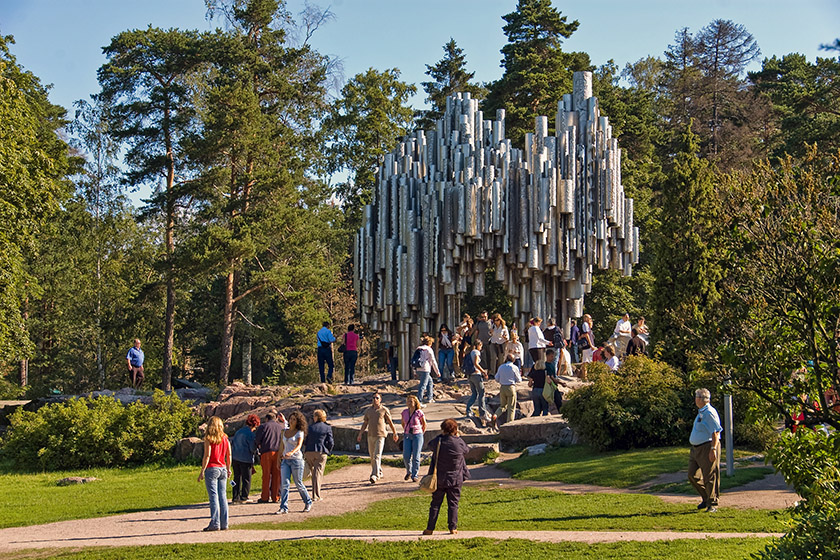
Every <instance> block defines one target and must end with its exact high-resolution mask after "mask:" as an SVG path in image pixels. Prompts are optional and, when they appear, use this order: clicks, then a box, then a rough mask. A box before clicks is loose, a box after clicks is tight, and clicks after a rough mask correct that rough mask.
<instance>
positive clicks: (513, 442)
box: [499, 416, 578, 451]
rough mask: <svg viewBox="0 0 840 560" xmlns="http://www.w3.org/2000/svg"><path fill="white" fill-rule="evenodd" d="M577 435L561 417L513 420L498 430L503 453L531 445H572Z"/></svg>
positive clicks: (575, 441) (535, 417)
mask: <svg viewBox="0 0 840 560" xmlns="http://www.w3.org/2000/svg"><path fill="white" fill-rule="evenodd" d="M577 441H578V439H577V435H576V434H575V432H574V431H573V430H572V428H571V427H569V425H568V423H567V422H566V420H564V419H563V417H562V416H534V417H529V418H523V419H521V420H514V421H513V422H508V423H507V424H503V425H502V426H501V427H500V428H499V444H500V445H501V448H502V450H503V451H518V450H521V449H523V448H525V447H528V446H531V445H537V444H540V443H547V444H549V445H572V444H575V443H577Z"/></svg>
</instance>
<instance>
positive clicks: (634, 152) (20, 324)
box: [0, 0, 840, 410]
mask: <svg viewBox="0 0 840 560" xmlns="http://www.w3.org/2000/svg"><path fill="white" fill-rule="evenodd" d="M206 3H207V10H208V14H209V15H210V16H212V17H213V18H214V21H218V22H219V28H218V29H216V30H215V31H212V32H198V31H192V30H179V29H169V30H164V29H157V28H151V27H150V28H146V29H137V30H127V31H124V32H122V33H120V34H119V35H117V36H115V37H113V39H112V40H111V42H110V44H109V45H107V46H105V47H104V52H105V54H106V56H107V62H106V63H105V64H104V65H103V66H102V67H101V68H100V69H99V83H100V86H101V90H100V91H99V92H98V93H97V94H96V95H94V96H92V98H91V99H89V100H81V101H79V102H77V103H76V104H75V106H74V107H69V108H63V107H59V106H56V105H53V104H51V103H50V102H49V100H48V97H47V93H48V92H47V90H46V88H45V87H44V86H43V85H42V84H41V83H40V81H39V79H38V78H37V77H36V76H34V75H32V74H31V73H30V72H28V71H26V70H25V69H24V68H22V67H21V66H20V65H19V64H18V63H17V62H16V60H15V57H14V41H13V39H12V38H11V37H2V38H0V223H2V224H3V228H2V233H0V374H2V379H3V381H2V383H3V393H5V394H7V395H15V394H19V393H20V392H21V391H22V390H25V391H26V392H28V394H29V395H30V396H35V395H42V394H45V393H48V392H49V391H52V390H58V391H63V392H82V391H88V390H92V389H97V388H112V389H113V388H117V387H122V386H124V385H125V384H126V379H127V377H126V371H125V370H126V365H125V353H126V351H127V349H128V347H129V346H130V344H131V341H132V340H133V339H134V338H135V337H137V338H140V339H141V340H142V341H143V348H144V350H145V351H146V372H147V379H149V381H150V382H151V383H152V384H156V385H161V386H162V387H164V388H169V387H170V386H171V382H172V379H173V378H176V377H190V378H193V379H196V380H199V381H202V382H219V383H226V382H228V381H232V380H234V379H243V380H245V381H246V382H254V383H292V382H303V381H311V380H314V379H315V378H316V374H315V368H314V363H315V356H314V333H315V331H316V330H317V329H318V327H319V326H320V324H321V322H322V321H324V320H331V321H333V323H334V324H336V325H338V326H339V328H338V329H337V330H338V331H339V332H342V331H343V327H344V325H346V324H348V323H351V322H354V311H355V298H354V295H353V293H352V290H351V288H350V286H351V281H350V279H351V274H352V271H351V269H350V258H349V257H350V255H349V250H350V247H351V239H352V235H353V232H354V231H355V230H356V229H357V228H358V226H359V225H360V220H361V212H362V207H363V205H364V204H365V203H367V202H369V201H370V198H371V192H372V187H373V181H374V174H375V170H376V167H377V165H378V164H379V162H380V158H381V157H382V155H383V154H384V153H385V152H386V151H388V150H389V149H390V148H391V147H392V146H393V144H394V142H395V141H396V139H397V138H398V137H400V136H401V135H403V134H405V133H406V132H407V131H409V130H411V129H413V128H414V127H417V126H423V127H430V126H432V124H433V123H434V120H435V119H436V118H438V117H439V116H440V115H441V113H442V110H443V108H444V107H445V99H446V96H447V95H449V94H450V93H453V92H457V91H469V92H470V93H471V94H472V95H473V96H475V97H478V98H480V99H482V107H483V109H484V110H485V112H489V114H493V111H494V110H495V109H497V108H504V109H505V110H506V114H507V120H506V123H507V124H506V128H507V135H508V136H509V137H510V138H512V139H513V141H514V142H515V143H519V144H521V143H522V139H523V137H524V134H525V132H526V131H529V130H532V129H533V122H534V117H535V116H537V115H551V114H553V113H554V111H555V108H556V103H557V100H558V99H560V98H561V97H562V95H563V93H567V92H570V91H571V89H572V83H571V78H572V73H573V72H574V71H577V70H590V71H593V72H594V82H595V84H594V85H595V94H596V95H597V96H598V98H599V100H600V103H601V107H602V111H603V112H604V114H606V115H608V116H609V117H610V120H611V123H612V125H613V130H614V135H615V136H617V137H618V138H619V142H620V145H621V147H622V149H623V157H622V173H623V182H624V185H625V188H626V191H627V193H628V195H629V196H632V197H634V198H635V199H636V220H637V222H638V223H639V225H640V227H641V232H642V239H641V242H642V251H641V262H640V266H639V267H637V269H636V270H635V271H634V275H633V276H632V277H628V278H622V277H620V276H619V275H618V274H617V273H615V272H612V271H599V272H598V273H597V275H596V278H595V281H594V287H593V291H592V293H591V294H589V295H588V296H587V299H586V312H587V313H590V314H592V315H593V316H594V317H596V322H597V324H596V334H597V335H598V336H597V338H598V339H599V340H602V339H605V338H606V337H607V336H609V334H610V333H611V331H612V328H613V325H614V323H615V320H616V319H617V318H618V316H620V315H621V314H623V312H624V311H625V310H626V311H628V312H630V313H631V315H633V316H634V317H636V316H639V315H644V316H646V317H647V319H648V324H649V325H650V326H651V328H652V333H653V346H652V350H653V353H654V354H655V355H656V356H657V357H659V358H661V359H663V360H666V361H668V362H669V363H670V364H672V365H674V366H676V367H678V368H679V369H680V370H681V371H683V372H686V374H688V375H692V374H693V372H702V374H703V375H715V376H717V378H718V379H723V378H724V377H734V378H736V379H737V380H738V381H739V383H741V384H742V385H743V386H744V387H747V388H749V389H751V390H752V391H753V392H756V393H759V394H762V395H763V396H764V397H765V400H766V401H768V402H775V403H776V404H778V406H779V407H780V408H784V406H785V405H784V399H785V396H784V395H785V391H786V390H788V389H785V387H786V386H788V385H790V376H789V372H791V371H794V370H796V369H798V368H800V367H803V366H804V365H805V364H806V363H808V364H809V365H808V367H809V368H810V369H809V370H808V372H809V376H807V379H805V380H804V381H803V383H805V384H810V386H811V387H812V388H818V389H819V390H823V389H825V387H827V386H828V385H830V384H832V383H834V384H837V383H838V379H837V377H838V373H837V372H838V352H840V342H839V341H840V322H839V321H840V319H838V318H840V309H838V301H840V297H837V296H838V280H837V278H838V276H840V275H838V274H836V273H837V272H838V271H837V268H838V260H839V259H840V256H839V255H840V249H838V241H837V239H836V231H837V230H836V225H837V220H838V203H837V197H838V194H840V193H838V191H840V182H838V179H837V177H838V175H837V170H838V148H840V82H838V75H840V59H838V54H840V42H837V41H835V42H834V43H829V44H826V45H825V46H824V49H825V58H817V59H816V60H806V59H805V57H803V56H802V55H799V54H796V53H791V54H789V55H786V56H783V57H781V58H777V57H773V58H764V59H761V51H760V46H759V45H758V44H757V43H756V41H755V40H754V38H753V37H752V35H751V34H750V32H749V31H748V30H747V29H746V28H744V27H743V26H742V25H739V24H738V23H736V22H732V21H726V20H715V21H711V22H709V23H708V25H706V26H705V27H703V28H702V29H697V30H690V29H688V28H684V29H678V30H675V34H674V40H673V42H672V43H671V44H669V45H663V46H662V47H663V52H662V53H661V54H658V55H656V54H652V55H651V56H648V57H646V58H643V59H641V60H638V61H637V62H635V63H632V64H628V65H627V66H626V67H625V68H618V67H616V65H615V64H613V63H612V62H608V63H606V64H604V65H602V66H597V67H596V66H594V65H593V64H592V62H591V60H590V57H589V55H588V54H587V53H584V52H568V51H566V50H564V49H563V42H564V40H565V39H567V38H568V37H570V36H571V35H572V34H573V33H574V32H575V30H576V29H577V27H578V25H579V23H578V22H577V21H568V19H567V18H566V17H565V16H563V15H562V14H561V13H560V12H559V11H557V10H556V9H555V8H554V7H552V5H551V2H550V1H549V0H519V2H518V5H517V7H516V9H515V10H514V11H513V12H511V13H509V14H507V15H504V16H503V21H504V27H503V30H504V33H505V36H506V37H507V40H508V42H507V44H506V45H505V46H504V47H503V49H502V51H501V75H500V76H499V77H498V79H497V80H495V81H492V82H489V83H477V82H476V81H475V80H474V74H473V73H472V72H470V68H469V63H468V58H467V55H468V53H465V52H464V51H463V50H462V49H461V48H459V47H458V44H457V42H456V39H457V38H452V39H451V40H450V41H449V42H448V43H446V44H445V45H443V49H442V58H441V59H440V60H438V61H436V62H435V61H429V64H428V65H427V72H426V74H427V75H428V81H425V82H422V83H421V84H419V87H420V88H422V90H423V91H425V93H426V102H427V107H426V108H425V109H424V110H416V109H414V108H412V107H411V106H409V104H408V103H409V99H410V97H411V96H412V95H413V94H414V93H415V92H416V91H417V86H416V85H414V84H408V83H405V82H403V81H401V80H400V70H399V69H398V68H385V69H375V68H370V69H369V70H367V71H366V72H364V73H361V74H358V75H356V76H353V77H351V78H350V79H348V80H346V82H345V81H343V80H342V78H341V76H340V75H339V74H338V73H337V72H338V70H337V68H338V65H337V64H336V61H335V60H333V59H331V58H329V57H327V56H324V55H322V54H321V53H319V52H317V51H316V50H315V49H313V48H312V46H311V45H310V44H309V41H310V39H311V37H312V36H313V34H315V33H318V32H319V30H318V27H319V25H320V24H321V23H323V22H324V21H327V20H329V18H330V17H331V14H330V13H329V11H328V10H321V11H319V10H313V9H310V10H309V11H307V12H305V13H303V14H301V15H300V16H299V17H293V16H292V14H289V13H287V11H286V10H285V6H284V4H283V2H281V1H278V0H247V1H246V0H207V2H206ZM822 39H823V40H825V41H829V42H830V41H832V40H833V38H830V37H826V38H822ZM817 40H820V38H817ZM759 60H761V63H760V70H758V71H755V72H751V73H747V72H746V68H747V66H748V65H749V64H751V63H754V62H755V61H759ZM337 83H338V84H339V85H338V86H336V84H337ZM335 177H344V178H346V179H342V180H340V181H336V180H335V179H334V178H335ZM140 186H149V187H151V188H152V189H153V191H152V192H153V194H152V195H151V197H150V198H149V199H148V200H145V201H143V204H142V205H141V206H139V207H136V206H134V205H133V204H131V202H130V200H129V197H128V195H129V194H130V193H132V192H134V191H135V190H136V189H138V187H140ZM489 288H490V289H489V290H488V293H490V294H493V293H503V290H493V289H492V286H490V287H489ZM465 303H466V306H467V308H468V309H471V308H472V307H478V306H481V307H487V308H492V309H499V310H503V309H506V308H507V307H508V304H507V302H505V301H504V300H503V299H502V297H499V298H496V300H493V299H492V297H491V298H490V299H489V300H488V299H487V298H485V299H483V300H482V301H480V302H478V301H474V302H465ZM471 306H472V307H471ZM367 343H368V344H369V345H370V348H369V352H368V356H369V357H370V356H373V355H374V354H375V352H374V351H375V350H376V340H375V338H374V337H370V338H368V340H367ZM770 354H772V356H771V355H770ZM364 367H370V368H375V367H376V364H375V363H366V364H364ZM779 372H788V373H779ZM698 375H699V374H698ZM803 379H804V378H803ZM21 387H23V389H21ZM823 410H826V408H824V409H823Z"/></svg>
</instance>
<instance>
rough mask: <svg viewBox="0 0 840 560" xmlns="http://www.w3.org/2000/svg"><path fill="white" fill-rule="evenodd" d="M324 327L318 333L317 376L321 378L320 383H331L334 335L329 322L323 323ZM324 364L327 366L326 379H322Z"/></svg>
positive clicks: (333, 365)
mask: <svg viewBox="0 0 840 560" xmlns="http://www.w3.org/2000/svg"><path fill="white" fill-rule="evenodd" d="M323 325H324V326H322V327H321V330H319V331H318V334H317V338H318V374H319V375H320V376H321V383H324V382H325V381H326V382H327V383H332V381H333V370H334V369H335V362H334V361H333V347H332V345H333V342H335V335H333V333H332V331H331V330H330V322H329V321H324V323H323ZM324 364H326V365H327V368H328V369H327V377H326V379H325V378H324Z"/></svg>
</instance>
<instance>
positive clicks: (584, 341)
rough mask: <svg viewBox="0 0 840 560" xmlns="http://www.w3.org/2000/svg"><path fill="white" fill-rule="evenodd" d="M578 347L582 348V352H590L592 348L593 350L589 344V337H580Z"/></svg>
mask: <svg viewBox="0 0 840 560" xmlns="http://www.w3.org/2000/svg"><path fill="white" fill-rule="evenodd" d="M577 345H578V348H580V349H581V350H589V349H590V348H592V346H591V345H590V344H589V337H588V336H582V337H580V338H579V339H578V341H577Z"/></svg>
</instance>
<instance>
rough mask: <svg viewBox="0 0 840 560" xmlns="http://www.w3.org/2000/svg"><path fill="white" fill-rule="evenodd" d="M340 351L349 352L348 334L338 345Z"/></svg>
mask: <svg viewBox="0 0 840 560" xmlns="http://www.w3.org/2000/svg"><path fill="white" fill-rule="evenodd" d="M338 351H339V352H341V353H342V354H343V353H345V352H347V335H346V334H345V335H344V342H342V343H341V345H340V346H339V347H338Z"/></svg>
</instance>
